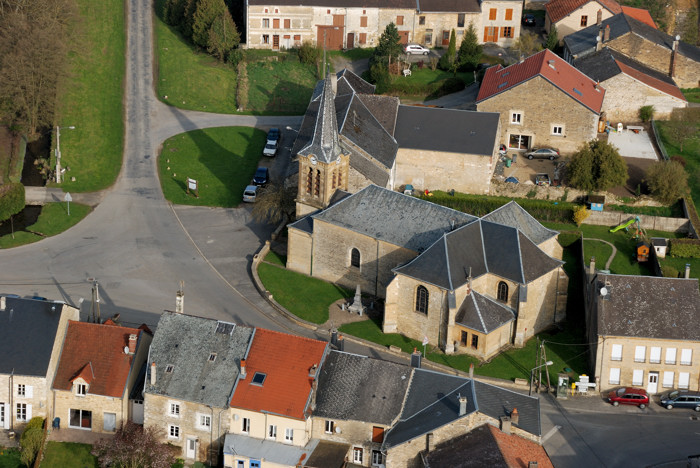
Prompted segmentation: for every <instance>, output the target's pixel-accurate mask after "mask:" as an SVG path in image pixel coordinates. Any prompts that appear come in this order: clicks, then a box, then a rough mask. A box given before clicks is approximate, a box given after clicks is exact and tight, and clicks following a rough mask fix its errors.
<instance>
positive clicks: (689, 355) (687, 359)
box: [681, 348, 693, 366]
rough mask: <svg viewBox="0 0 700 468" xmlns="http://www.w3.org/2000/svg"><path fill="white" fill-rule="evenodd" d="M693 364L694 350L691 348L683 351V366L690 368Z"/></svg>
mask: <svg viewBox="0 0 700 468" xmlns="http://www.w3.org/2000/svg"><path fill="white" fill-rule="evenodd" d="M692 364H693V350H692V349H690V348H683V349H681V366H690V365H692Z"/></svg>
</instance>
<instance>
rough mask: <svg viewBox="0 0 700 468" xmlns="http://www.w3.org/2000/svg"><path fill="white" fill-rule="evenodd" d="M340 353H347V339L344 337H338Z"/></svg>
mask: <svg viewBox="0 0 700 468" xmlns="http://www.w3.org/2000/svg"><path fill="white" fill-rule="evenodd" d="M338 351H345V338H343V335H338Z"/></svg>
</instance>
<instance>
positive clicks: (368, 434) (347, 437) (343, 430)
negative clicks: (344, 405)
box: [311, 416, 389, 466]
mask: <svg viewBox="0 0 700 468" xmlns="http://www.w3.org/2000/svg"><path fill="white" fill-rule="evenodd" d="M311 419H312V424H311V427H312V432H311V438H313V439H322V440H328V441H331V442H337V443H341V444H348V445H350V446H351V447H350V449H349V451H348V455H347V459H348V460H350V461H351V462H354V464H356V465H361V466H376V464H372V458H373V454H372V452H379V451H380V449H381V446H382V442H383V440H384V435H383V433H382V436H381V438H379V437H377V438H375V440H374V441H373V440H372V438H373V437H372V436H373V432H374V431H375V430H376V431H377V432H378V431H380V430H381V431H387V430H388V429H389V428H388V427H386V426H383V425H381V424H373V423H371V422H364V421H349V420H340V419H328V418H320V417H318V416H312V417H311ZM329 423H330V424H329ZM328 429H332V431H330V432H329V431H328ZM358 449H361V455H358V454H356V453H355V452H357V451H358ZM377 456H381V455H377V454H376V453H375V454H374V457H377Z"/></svg>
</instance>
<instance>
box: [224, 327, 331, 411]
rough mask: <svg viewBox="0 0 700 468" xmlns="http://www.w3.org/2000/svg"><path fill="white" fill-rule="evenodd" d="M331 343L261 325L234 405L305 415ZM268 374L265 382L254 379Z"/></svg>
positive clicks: (236, 390)
mask: <svg viewBox="0 0 700 468" xmlns="http://www.w3.org/2000/svg"><path fill="white" fill-rule="evenodd" d="M327 347H328V343H326V342H324V341H318V340H312V339H310V338H304V337H301V336H296V335H288V334H286V333H280V332H276V331H272V330H266V329H264V328H257V329H256V330H255V336H254V337H253V343H252V345H251V346H250V350H249V351H248V357H247V358H246V377H245V378H241V379H239V380H238V383H237V384H236V388H235V390H234V392H233V397H232V398H231V407H235V408H243V409H247V410H251V411H257V412H266V413H273V414H278V415H281V416H286V417H290V418H296V419H304V411H305V410H306V404H307V402H308V401H309V396H310V394H311V387H312V384H313V381H314V377H311V376H310V375H309V372H310V370H311V368H312V367H313V366H316V368H317V369H318V367H320V365H321V363H322V360H323V356H324V354H325V352H326V348H327ZM256 373H261V374H265V380H264V382H263V383H262V384H256V383H254V382H253V378H254V376H255V374H256Z"/></svg>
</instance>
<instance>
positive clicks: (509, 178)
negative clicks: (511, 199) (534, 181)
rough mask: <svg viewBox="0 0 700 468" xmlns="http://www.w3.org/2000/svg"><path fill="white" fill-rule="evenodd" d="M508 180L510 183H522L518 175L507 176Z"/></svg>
mask: <svg viewBox="0 0 700 468" xmlns="http://www.w3.org/2000/svg"><path fill="white" fill-rule="evenodd" d="M506 182H508V183H509V184H519V183H520V181H519V180H518V178H517V177H513V176H510V177H507V178H506Z"/></svg>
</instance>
